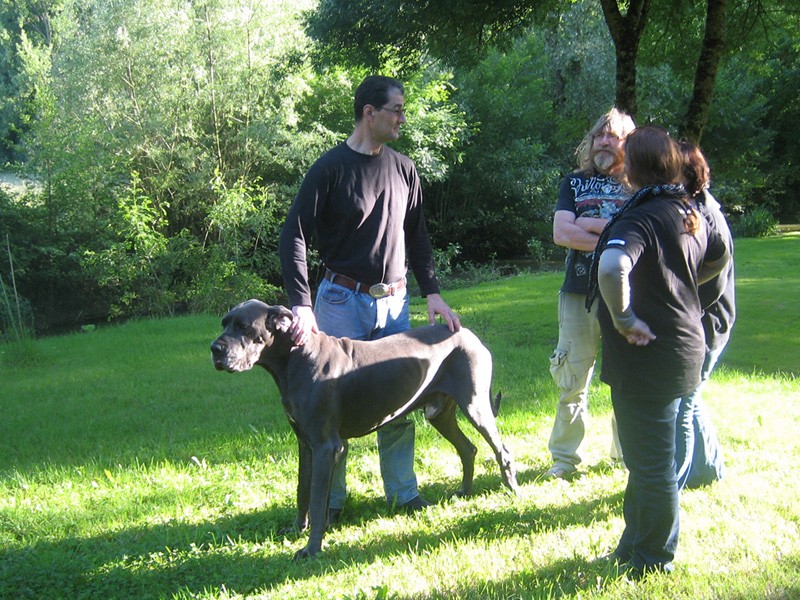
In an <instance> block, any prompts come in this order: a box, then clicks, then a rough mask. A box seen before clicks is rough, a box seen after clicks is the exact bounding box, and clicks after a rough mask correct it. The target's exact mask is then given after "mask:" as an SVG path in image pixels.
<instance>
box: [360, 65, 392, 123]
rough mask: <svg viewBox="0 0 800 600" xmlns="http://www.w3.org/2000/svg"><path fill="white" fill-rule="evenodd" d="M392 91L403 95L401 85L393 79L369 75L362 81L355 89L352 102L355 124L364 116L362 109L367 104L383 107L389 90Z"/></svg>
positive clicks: (387, 98) (387, 99)
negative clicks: (397, 91)
mask: <svg viewBox="0 0 800 600" xmlns="http://www.w3.org/2000/svg"><path fill="white" fill-rule="evenodd" d="M394 89H396V90H399V91H400V93H401V94H405V91H404V89H403V84H402V83H401V82H400V81H398V80H397V79H395V78H394V77H385V76H383V75H370V76H369V77H367V78H366V79H364V81H362V82H361V84H360V85H359V86H358V89H356V97H355V101H354V102H353V109H354V112H355V117H356V123H358V122H359V121H360V120H361V117H362V116H363V115H364V107H365V106H366V105H367V104H371V105H372V106H375V107H376V108H377V107H381V106H384V105H385V104H386V103H387V102H388V101H389V90H394Z"/></svg>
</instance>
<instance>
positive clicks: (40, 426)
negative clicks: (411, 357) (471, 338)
mask: <svg viewBox="0 0 800 600" xmlns="http://www.w3.org/2000/svg"><path fill="white" fill-rule="evenodd" d="M736 268H737V275H738V281H737V282H738V285H737V293H738V307H739V320H738V322H737V324H736V327H735V329H734V334H733V338H732V340H731V343H730V345H729V347H728V349H727V351H726V353H725V354H724V355H723V358H722V361H721V364H720V366H719V368H718V369H717V371H715V374H714V376H713V378H712V380H711V382H710V383H709V385H708V387H707V390H706V398H707V401H708V404H709V405H710V408H711V410H712V412H713V414H714V418H715V422H716V424H717V427H718V429H719V433H720V436H721V440H722V444H723V446H724V449H725V453H726V460H727V471H726V476H725V478H724V479H723V481H721V482H719V483H718V484H715V485H713V486H711V487H708V488H704V489H700V490H692V491H688V492H686V493H684V494H683V495H682V499H681V506H682V513H681V519H682V522H681V541H680V548H679V552H678V557H677V562H676V564H677V570H676V572H675V573H674V574H672V575H671V576H663V575H657V576H653V577H649V578H647V579H646V580H645V581H641V582H631V581H628V580H627V579H625V578H624V577H618V576H616V575H615V574H614V573H613V572H611V571H610V570H609V569H608V567H607V566H606V565H604V564H603V563H602V562H598V561H596V559H597V557H599V556H601V555H603V554H605V553H607V552H609V551H610V550H612V549H613V547H614V545H615V542H616V541H617V538H618V536H619V534H620V533H621V531H622V526H623V523H622V518H621V512H622V494H623V491H624V487H625V481H626V472H625V471H624V470H623V469H620V468H618V467H615V466H614V465H613V464H612V463H611V462H610V461H609V459H608V449H609V445H610V426H609V417H610V402H609V395H608V389H607V388H606V386H604V385H603V384H601V383H600V382H599V381H598V380H597V379H595V381H594V383H593V387H592V392H591V403H592V411H593V415H594V416H593V421H592V424H591V426H590V429H589V432H588V434H587V440H586V451H585V460H584V463H583V465H582V466H581V470H580V473H579V475H578V476H577V477H575V478H574V479H573V480H572V481H570V482H565V481H542V480H541V479H540V476H541V474H542V473H543V472H544V470H546V469H547V467H548V466H549V454H548V452H547V438H548V435H549V432H550V426H551V423H552V417H553V411H554V407H555V402H556V398H557V395H556V390H555V387H554V384H553V383H552V381H551V379H550V375H549V372H548V360H547V359H548V356H549V354H550V352H551V351H552V348H553V346H554V344H555V342H556V337H557V324H556V302H557V293H558V287H559V285H560V283H561V278H562V276H561V274H560V273H541V274H528V275H519V276H515V277H509V278H504V279H501V280H497V281H492V282H487V283H484V284H480V285H476V286H472V287H469V288H463V289H457V290H446V291H445V297H446V299H447V300H448V301H449V302H450V303H451V305H452V306H453V307H454V308H456V309H457V310H458V311H459V312H460V313H461V314H462V316H463V321H464V323H465V325H466V326H468V327H470V328H471V329H473V331H475V332H476V333H477V334H478V335H479V336H480V337H481V339H482V340H483V341H484V343H485V344H486V345H487V346H488V347H489V348H490V349H491V351H492V353H493V356H494V361H495V376H494V381H495V385H494V387H495V390H496V391H502V393H503V404H502V408H501V414H500V417H499V419H498V422H499V427H500V431H501V434H502V436H503V438H504V440H505V442H506V445H507V446H508V447H509V448H510V449H511V451H512V452H513V454H514V455H515V458H516V459H517V461H518V463H519V464H518V467H519V479H520V483H521V484H522V494H521V495H520V496H519V497H513V496H511V495H510V494H508V493H507V492H506V491H505V490H504V489H503V487H502V485H501V479H500V476H499V472H498V469H497V465H496V464H495V462H494V458H493V456H492V455H491V452H490V450H489V448H488V446H487V445H486V444H485V443H484V442H483V440H481V439H479V437H478V436H477V434H476V433H475V432H474V431H471V430H469V425H468V424H467V423H466V421H464V420H462V421H461V423H462V426H463V427H464V429H465V431H466V432H467V434H468V435H469V436H470V437H471V438H472V439H473V441H474V442H475V444H476V445H477V446H478V448H479V454H478V462H477V466H476V493H475V495H474V496H472V497H470V498H463V499H457V498H452V497H451V494H452V492H453V491H455V489H457V487H458V484H459V480H460V464H459V462H458V459H457V456H456V455H455V453H454V452H453V450H452V448H451V447H449V445H448V444H447V442H445V441H444V440H442V439H441V438H440V437H439V436H438V434H437V433H436V432H435V431H434V430H433V428H432V427H430V426H429V425H428V424H427V423H426V422H425V421H424V419H423V418H422V416H421V415H419V414H416V415H415V416H414V419H415V422H416V424H417V452H416V457H417V464H416V469H417V473H418V476H419V480H420V487H421V491H422V493H423V494H424V495H425V496H426V497H427V498H429V499H430V500H432V501H434V502H435V503H436V505H435V506H433V507H431V508H430V509H427V510H425V511H423V512H421V513H418V514H416V515H413V516H406V515H400V514H395V513H394V512H392V511H391V510H390V509H389V508H388V507H387V506H386V504H385V502H384V500H383V497H382V486H381V480H380V475H379V471H378V457H377V452H376V451H375V447H374V446H375V445H374V436H367V437H366V438H362V439H358V440H354V442H353V444H352V449H351V453H350V463H349V468H348V484H349V488H350V496H349V499H348V504H347V506H346V508H345V512H344V515H343V521H342V523H341V525H339V526H338V527H337V528H335V529H334V530H332V531H331V532H329V533H328V535H327V536H326V537H325V540H324V542H323V552H322V553H321V554H320V555H319V557H318V558H315V559H313V560H310V561H306V562H301V563H296V562H293V561H292V556H293V554H294V552H295V551H296V550H298V549H299V548H301V547H302V546H303V545H304V544H305V541H306V537H305V534H303V533H292V534H289V535H288V536H284V535H281V534H280V533H279V531H280V530H281V529H283V528H284V527H286V526H287V525H290V524H291V523H292V521H293V518H294V495H295V486H296V461H297V452H296V442H295V440H294V437H293V434H292V433H291V430H290V428H289V426H288V423H287V421H286V418H285V416H284V415H283V413H282V411H281V408H280V405H279V402H278V396H277V391H276V389H275V386H274V384H273V382H272V379H271V378H270V377H269V376H268V375H267V374H266V373H265V372H264V371H254V372H249V373H243V374H235V375H232V374H227V373H219V372H216V371H215V370H214V369H213V367H212V365H211V361H210V354H209V349H208V348H209V344H210V343H211V341H212V340H213V339H214V337H215V336H216V335H217V334H218V332H219V331H220V327H219V320H220V317H221V315H206V316H189V317H181V318H175V319H159V320H140V321H134V322H129V323H125V324H122V325H114V326H108V327H101V328H98V329H97V330H95V331H91V332H86V333H76V334H72V335H65V336H59V337H52V338H45V339H40V340H36V341H34V342H31V343H28V344H23V345H22V346H19V345H14V344H5V345H0V353H2V355H1V356H0V359H1V360H0V369H1V370H0V598H48V599H49V598H70V599H72V598H280V599H283V598H353V599H355V598H364V599H366V598H397V599H411V598H576V599H577V598H656V599H664V600H666V599H672V598H686V599H690V598H691V599H695V598H708V599H712V598H735V599H742V600H744V599H749V598H770V599H774V598H798V597H800V502H799V501H798V500H797V498H798V494H800V442H798V437H800V436H798V431H800V382H798V376H799V375H800V294H798V292H800V234H798V233H789V234H784V235H781V236H778V237H773V238H767V239H759V240H750V239H746V240H737V246H736ZM243 299H244V298H240V297H236V295H235V293H233V292H232V297H231V304H235V303H237V302H239V301H241V300H243ZM413 308H414V315H415V324H416V325H421V324H422V323H423V317H422V314H423V304H422V302H420V301H418V300H415V302H414V305H413Z"/></svg>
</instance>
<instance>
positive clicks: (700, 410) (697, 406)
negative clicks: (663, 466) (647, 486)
mask: <svg viewBox="0 0 800 600" xmlns="http://www.w3.org/2000/svg"><path fill="white" fill-rule="evenodd" d="M723 349H724V346H723V347H721V348H717V349H715V350H711V351H707V352H706V358H705V361H704V362H703V369H702V370H701V372H700V385H698V386H697V388H695V390H694V391H693V392H692V393H691V394H689V395H688V396H686V397H684V398H681V403H680V407H679V409H678V429H677V432H676V438H675V469H676V472H677V474H678V489H683V488H685V487H686V488H695V487H700V486H703V485H708V484H710V483H713V482H714V481H717V480H718V479H722V475H723V472H724V468H725V460H724V458H723V456H722V450H721V449H720V446H719V440H718V439H717V430H716V428H715V427H714V424H713V423H712V421H711V415H710V414H709V412H708V409H707V408H706V405H705V403H704V402H703V399H702V397H701V392H702V389H703V386H704V385H705V382H706V381H708V378H709V377H710V376H711V371H712V370H713V368H714V365H716V364H717V359H719V356H720V354H722V350H723Z"/></svg>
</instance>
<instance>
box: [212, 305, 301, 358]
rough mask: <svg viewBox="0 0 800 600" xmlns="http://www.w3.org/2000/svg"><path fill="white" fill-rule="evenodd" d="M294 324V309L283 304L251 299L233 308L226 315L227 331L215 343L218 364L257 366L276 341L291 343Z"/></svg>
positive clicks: (214, 348)
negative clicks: (265, 302)
mask: <svg viewBox="0 0 800 600" xmlns="http://www.w3.org/2000/svg"><path fill="white" fill-rule="evenodd" d="M291 324H292V311H290V310H289V309H288V308H285V307H283V306H269V305H267V304H264V303H263V302H261V301H260V300H248V301H247V302H242V303H241V304H239V305H237V306H235V307H233V308H232V309H231V310H230V311H229V312H228V314H227V315H225V316H224V317H223V318H222V327H223V332H222V333H221V334H220V336H219V337H218V338H217V339H216V340H214V342H213V343H212V344H211V360H212V362H213V363H214V367H215V368H216V369H217V370H220V371H222V370H225V371H228V372H234V371H247V370H248V369H251V368H253V365H255V364H256V363H257V362H258V360H259V358H261V353H262V352H263V351H264V350H265V349H266V348H270V347H272V346H273V345H275V343H276V341H284V342H285V341H287V340H288V342H289V344H290V343H291V339H290V338H289V334H288V333H287V332H288V330H289V326H290V325H291Z"/></svg>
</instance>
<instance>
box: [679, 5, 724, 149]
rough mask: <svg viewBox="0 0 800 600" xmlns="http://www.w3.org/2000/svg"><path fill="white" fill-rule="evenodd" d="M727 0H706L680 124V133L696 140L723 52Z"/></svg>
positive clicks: (711, 95) (709, 101) (706, 111)
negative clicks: (689, 92) (703, 24)
mask: <svg viewBox="0 0 800 600" xmlns="http://www.w3.org/2000/svg"><path fill="white" fill-rule="evenodd" d="M727 5H728V0H708V3H707V11H706V27H705V35H704V36H703V46H702V49H701V50H700V58H699V59H698V61H697V69H696V71H695V78H694V92H693V93H692V99H691V100H690V101H689V107H688V108H687V110H686V117H685V118H684V121H683V124H682V125H681V135H683V136H684V137H686V138H687V139H690V140H692V141H693V142H695V143H700V138H701V137H702V135H703V129H704V128H705V126H706V122H707V121H708V112H709V109H710V107H711V100H712V98H713V97H714V88H715V87H716V82H717V70H718V69H719V64H720V61H721V60H722V56H723V54H724V51H725V35H724V34H725V12H726V9H727Z"/></svg>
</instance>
